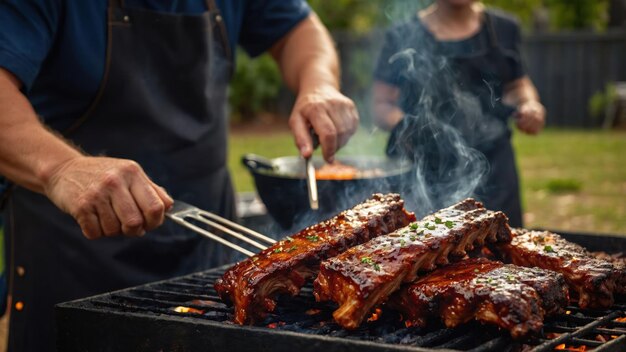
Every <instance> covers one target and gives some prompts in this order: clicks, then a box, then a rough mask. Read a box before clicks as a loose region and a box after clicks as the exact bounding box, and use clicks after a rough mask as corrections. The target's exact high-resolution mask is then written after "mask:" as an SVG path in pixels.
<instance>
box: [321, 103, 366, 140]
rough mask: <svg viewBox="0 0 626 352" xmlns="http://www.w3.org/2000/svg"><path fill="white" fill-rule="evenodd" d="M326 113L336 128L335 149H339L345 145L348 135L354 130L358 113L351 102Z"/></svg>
mask: <svg viewBox="0 0 626 352" xmlns="http://www.w3.org/2000/svg"><path fill="white" fill-rule="evenodd" d="M328 114H329V116H330V118H331V119H332V121H333V123H334V125H335V128H336V130H337V149H339V148H341V147H343V146H344V145H346V143H348V140H350V137H352V135H353V134H354V133H355V132H356V129H357V127H358V124H359V115H358V113H357V111H356V108H355V107H354V105H353V104H349V105H344V106H343V107H342V108H338V109H336V110H330V111H329V113H328Z"/></svg>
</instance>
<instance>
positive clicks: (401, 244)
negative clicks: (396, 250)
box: [400, 238, 406, 247]
mask: <svg viewBox="0 0 626 352" xmlns="http://www.w3.org/2000/svg"><path fill="white" fill-rule="evenodd" d="M405 245H406V241H405V240H404V238H403V239H401V240H400V247H404V246H405Z"/></svg>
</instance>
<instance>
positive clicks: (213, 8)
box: [121, 0, 233, 61]
mask: <svg viewBox="0 0 626 352" xmlns="http://www.w3.org/2000/svg"><path fill="white" fill-rule="evenodd" d="M121 1H123V0H121ZM206 5H207V8H208V9H209V12H213V13H215V22H216V23H217V26H218V27H219V31H220V38H221V41H222V44H223V45H224V51H225V52H226V59H228V61H232V58H233V53H232V49H231V46H230V41H229V40H228V31H227V30H226V25H225V24H224V18H223V17H222V13H221V11H220V9H219V8H218V7H217V4H216V3H215V0H206Z"/></svg>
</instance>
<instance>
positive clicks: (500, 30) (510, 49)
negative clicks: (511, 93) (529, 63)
mask: <svg viewBox="0 0 626 352" xmlns="http://www.w3.org/2000/svg"><path fill="white" fill-rule="evenodd" d="M488 11H489V14H490V15H491V16H493V17H492V18H493V21H494V27H495V28H494V29H495V31H496V33H497V34H498V41H499V42H500V43H499V44H500V45H501V47H502V48H503V49H504V50H505V52H506V53H507V54H508V55H507V62H508V66H509V69H510V71H509V73H510V75H509V76H508V77H507V81H506V82H504V83H508V82H510V81H514V80H516V79H518V78H521V77H523V76H525V75H526V68H525V66H524V60H523V56H522V33H521V28H520V22H519V20H518V19H517V18H516V17H514V16H512V15H510V14H508V13H506V12H504V11H501V10H498V9H489V10H488Z"/></svg>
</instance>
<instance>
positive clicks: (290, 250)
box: [285, 246, 298, 253]
mask: <svg viewBox="0 0 626 352" xmlns="http://www.w3.org/2000/svg"><path fill="white" fill-rule="evenodd" d="M297 248H298V246H291V248H289V249H287V250H286V251H285V252H287V253H290V252H293V251H295V250H296V249H297Z"/></svg>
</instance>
